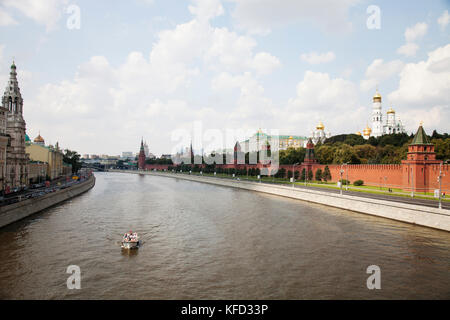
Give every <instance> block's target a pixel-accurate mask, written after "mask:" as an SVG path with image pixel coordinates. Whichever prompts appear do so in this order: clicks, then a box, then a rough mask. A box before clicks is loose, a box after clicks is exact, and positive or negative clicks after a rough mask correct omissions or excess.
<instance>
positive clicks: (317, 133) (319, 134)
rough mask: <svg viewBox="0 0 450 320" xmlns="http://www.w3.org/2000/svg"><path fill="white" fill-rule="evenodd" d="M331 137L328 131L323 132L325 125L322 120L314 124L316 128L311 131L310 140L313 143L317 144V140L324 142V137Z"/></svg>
mask: <svg viewBox="0 0 450 320" xmlns="http://www.w3.org/2000/svg"><path fill="white" fill-rule="evenodd" d="M330 137H331V133H330V132H325V126H324V125H323V123H322V121H320V122H319V124H318V125H317V126H316V130H313V131H311V137H310V138H311V141H312V143H314V144H317V143H319V142H321V143H324V142H325V140H326V139H328V138H330Z"/></svg>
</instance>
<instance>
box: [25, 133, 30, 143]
mask: <svg viewBox="0 0 450 320" xmlns="http://www.w3.org/2000/svg"><path fill="white" fill-rule="evenodd" d="M25 142H31V139H30V137H29V136H28V135H27V134H26V135H25Z"/></svg>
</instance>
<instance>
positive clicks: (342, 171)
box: [340, 163, 346, 196]
mask: <svg viewBox="0 0 450 320" xmlns="http://www.w3.org/2000/svg"><path fill="white" fill-rule="evenodd" d="M344 164H345V165H346V163H343V164H341V171H340V173H341V183H340V184H341V186H340V187H341V190H340V194H341V196H342V182H343V181H342V176H343V174H344V169H343V166H344Z"/></svg>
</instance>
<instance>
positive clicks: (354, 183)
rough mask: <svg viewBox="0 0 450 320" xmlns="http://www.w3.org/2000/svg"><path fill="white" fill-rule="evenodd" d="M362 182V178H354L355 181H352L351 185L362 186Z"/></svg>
mask: <svg viewBox="0 0 450 320" xmlns="http://www.w3.org/2000/svg"><path fill="white" fill-rule="evenodd" d="M363 184H364V181H362V180H356V181H355V182H353V185H355V186H362V185H363Z"/></svg>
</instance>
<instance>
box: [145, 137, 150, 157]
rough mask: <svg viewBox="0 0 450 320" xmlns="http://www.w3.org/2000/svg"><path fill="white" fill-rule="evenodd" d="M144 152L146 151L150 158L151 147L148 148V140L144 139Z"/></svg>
mask: <svg viewBox="0 0 450 320" xmlns="http://www.w3.org/2000/svg"><path fill="white" fill-rule="evenodd" d="M144 153H145V156H146V157H147V158H149V155H150V151H149V149H148V145H147V142H145V141H144Z"/></svg>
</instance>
